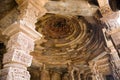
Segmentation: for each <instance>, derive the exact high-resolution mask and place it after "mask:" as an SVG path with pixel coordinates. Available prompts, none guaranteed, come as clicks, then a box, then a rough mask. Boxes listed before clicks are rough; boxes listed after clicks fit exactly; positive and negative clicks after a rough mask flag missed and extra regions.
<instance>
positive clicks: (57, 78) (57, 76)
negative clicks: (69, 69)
mask: <svg viewBox="0 0 120 80" xmlns="http://www.w3.org/2000/svg"><path fill="white" fill-rule="evenodd" d="M51 80H61V74H60V73H58V72H55V71H53V72H52V75H51Z"/></svg>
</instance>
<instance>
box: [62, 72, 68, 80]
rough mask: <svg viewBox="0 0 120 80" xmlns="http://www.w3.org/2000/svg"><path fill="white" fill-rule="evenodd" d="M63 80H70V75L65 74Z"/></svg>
mask: <svg viewBox="0 0 120 80" xmlns="http://www.w3.org/2000/svg"><path fill="white" fill-rule="evenodd" d="M62 80H70V79H69V74H68V73H65V74H64V75H63V77H62Z"/></svg>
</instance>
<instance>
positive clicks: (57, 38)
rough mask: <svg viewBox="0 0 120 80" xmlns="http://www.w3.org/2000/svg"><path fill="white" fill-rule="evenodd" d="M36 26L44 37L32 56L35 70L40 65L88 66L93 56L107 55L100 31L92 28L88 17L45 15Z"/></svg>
mask: <svg viewBox="0 0 120 80" xmlns="http://www.w3.org/2000/svg"><path fill="white" fill-rule="evenodd" d="M36 26H37V27H36V30H37V31H38V32H40V33H41V34H42V35H43V37H42V39H41V40H40V41H38V42H37V44H36V48H35V51H34V52H33V53H31V55H33V57H34V59H35V60H33V64H35V65H36V66H39V65H41V64H40V63H44V64H46V65H49V66H51V65H52V66H58V67H59V66H61V67H63V66H64V67H65V66H67V63H72V64H73V65H75V66H81V65H83V66H85V65H87V62H88V60H90V58H91V57H92V56H95V55H98V54H99V53H101V52H103V51H104V40H103V36H102V32H101V28H100V27H98V26H96V25H91V24H90V23H89V22H88V21H87V20H86V19H85V17H82V16H66V15H58V14H46V15H44V16H43V17H41V18H40V20H39V22H38V23H37V24H36ZM91 55H92V56H91ZM35 61H36V62H35ZM38 62H40V63H39V64H38Z"/></svg>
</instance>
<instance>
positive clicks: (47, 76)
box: [40, 64, 51, 80]
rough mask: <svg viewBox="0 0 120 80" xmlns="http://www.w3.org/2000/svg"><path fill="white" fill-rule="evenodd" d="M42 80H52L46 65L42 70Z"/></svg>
mask: <svg viewBox="0 0 120 80" xmlns="http://www.w3.org/2000/svg"><path fill="white" fill-rule="evenodd" d="M40 80H51V79H50V73H49V71H48V70H46V67H45V64H44V65H43V67H42V70H41V77H40Z"/></svg>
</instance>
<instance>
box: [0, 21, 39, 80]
mask: <svg viewBox="0 0 120 80" xmlns="http://www.w3.org/2000/svg"><path fill="white" fill-rule="evenodd" d="M3 34H4V35H7V36H8V37H9V41H8V43H7V45H6V46H7V53H5V54H4V57H3V64H4V65H3V69H2V70H1V74H0V80H30V75H29V72H28V71H27V67H29V66H30V65H31V63H32V56H31V55H30V54H29V53H30V52H31V51H33V50H34V41H35V40H36V39H39V38H40V37H41V35H40V34H39V33H38V32H36V31H35V30H34V29H30V28H29V27H27V26H24V25H22V24H21V23H18V22H15V23H13V24H12V25H10V26H8V28H7V29H5V30H4V31H3Z"/></svg>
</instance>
